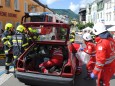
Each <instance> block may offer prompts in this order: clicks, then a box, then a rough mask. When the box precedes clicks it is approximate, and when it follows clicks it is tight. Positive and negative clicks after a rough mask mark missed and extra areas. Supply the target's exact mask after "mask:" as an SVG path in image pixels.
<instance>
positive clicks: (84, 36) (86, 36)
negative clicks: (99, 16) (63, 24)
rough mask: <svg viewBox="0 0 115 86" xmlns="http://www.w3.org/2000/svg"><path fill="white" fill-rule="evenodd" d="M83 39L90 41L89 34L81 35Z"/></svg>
mask: <svg viewBox="0 0 115 86" xmlns="http://www.w3.org/2000/svg"><path fill="white" fill-rule="evenodd" d="M83 39H84V40H85V41H89V40H92V38H91V35H90V34H89V33H85V34H84V35H83Z"/></svg>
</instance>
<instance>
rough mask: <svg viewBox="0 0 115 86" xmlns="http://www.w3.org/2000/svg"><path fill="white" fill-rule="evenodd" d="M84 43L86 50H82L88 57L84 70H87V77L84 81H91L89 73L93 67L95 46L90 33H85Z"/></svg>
mask: <svg viewBox="0 0 115 86" xmlns="http://www.w3.org/2000/svg"><path fill="white" fill-rule="evenodd" d="M83 39H84V42H85V44H86V48H84V52H85V53H87V54H88V55H89V56H90V59H89V62H88V63H87V64H86V69H87V76H86V77H85V78H84V79H86V80H89V79H91V77H90V73H91V72H92V70H93V69H94V67H95V61H96V60H95V53H96V49H95V48H96V47H95V44H94V43H93V40H92V37H91V35H90V33H85V34H84V35H83Z"/></svg>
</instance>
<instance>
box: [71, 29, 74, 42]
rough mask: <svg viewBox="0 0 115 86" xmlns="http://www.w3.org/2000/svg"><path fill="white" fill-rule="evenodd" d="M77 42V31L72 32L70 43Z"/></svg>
mask: <svg viewBox="0 0 115 86" xmlns="http://www.w3.org/2000/svg"><path fill="white" fill-rule="evenodd" d="M74 41H75V31H74V30H72V32H71V33H70V42H71V43H73V42H74Z"/></svg>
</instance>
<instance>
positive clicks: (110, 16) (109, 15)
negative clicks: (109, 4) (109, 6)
mask: <svg viewBox="0 0 115 86" xmlns="http://www.w3.org/2000/svg"><path fill="white" fill-rule="evenodd" d="M109 21H111V12H110V13H109Z"/></svg>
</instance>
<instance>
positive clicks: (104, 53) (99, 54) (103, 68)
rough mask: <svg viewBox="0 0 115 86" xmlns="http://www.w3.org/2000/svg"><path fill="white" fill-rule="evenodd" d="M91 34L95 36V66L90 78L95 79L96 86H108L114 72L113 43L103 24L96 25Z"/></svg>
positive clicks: (114, 44) (114, 50) (114, 51)
mask: <svg viewBox="0 0 115 86" xmlns="http://www.w3.org/2000/svg"><path fill="white" fill-rule="evenodd" d="M93 33H94V34H95V35H96V37H95V41H96V64H95V67H94V69H93V72H92V73H91V75H90V76H91V78H95V77H97V86H110V83H109V82H110V79H111V77H112V76H113V74H114V70H115V42H114V40H113V39H112V36H111V34H110V33H109V32H108V31H107V30H106V27H105V25H104V24H103V23H96V24H95V25H94V27H93Z"/></svg>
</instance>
